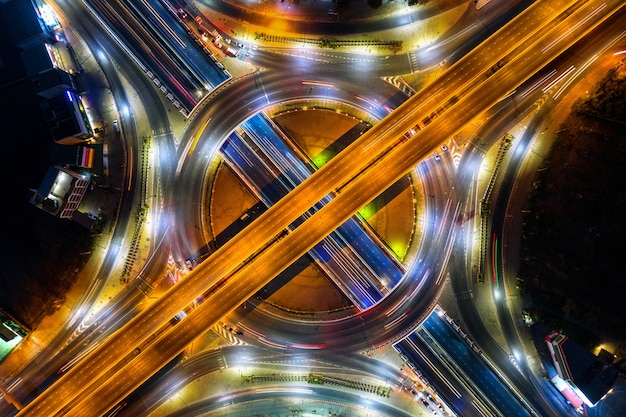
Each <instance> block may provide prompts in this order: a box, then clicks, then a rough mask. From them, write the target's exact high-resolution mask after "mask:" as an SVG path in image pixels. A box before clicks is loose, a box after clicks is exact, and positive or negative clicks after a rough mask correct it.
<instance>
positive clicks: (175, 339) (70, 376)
mask: <svg viewBox="0 0 626 417" xmlns="http://www.w3.org/2000/svg"><path fill="white" fill-rule="evenodd" d="M546 3H547V2H545V1H543V2H542V1H539V2H537V3H535V4H534V5H533V6H531V7H530V8H529V9H528V10H527V11H525V12H524V13H522V14H520V15H519V16H518V17H517V18H516V19H514V20H513V21H512V22H511V23H510V24H508V25H507V26H505V27H504V28H503V29H501V30H500V31H498V32H497V33H496V34H494V35H493V36H492V37H491V38H489V39H488V40H487V41H486V42H484V43H483V44H481V45H480V46H479V47H477V48H475V49H474V50H473V51H472V52H471V53H470V54H468V55H467V56H466V57H465V58H463V59H462V60H460V61H459V62H457V63H456V64H455V65H453V66H452V67H451V68H450V69H449V70H448V71H447V72H446V73H445V74H444V75H442V77H441V78H440V79H439V80H437V82H435V83H433V84H431V85H430V86H428V87H427V88H425V89H424V90H422V91H420V92H419V93H418V94H416V95H415V96H413V97H412V98H411V99H409V100H408V101H407V102H406V103H405V104H403V105H402V106H401V107H399V108H398V109H397V110H396V111H395V112H394V113H392V114H391V115H390V116H388V117H387V118H385V119H383V120H382V121H381V122H380V123H378V124H377V125H375V126H374V127H373V128H372V129H371V130H370V131H368V132H366V133H365V134H364V135H363V136H362V137H361V138H359V140H357V141H356V142H355V143H353V144H352V145H351V146H350V147H349V148H347V149H346V150H345V151H344V152H342V153H341V154H339V155H338V156H337V157H335V158H334V159H333V160H331V161H330V162H329V163H328V164H326V165H325V166H324V167H323V168H322V169H320V170H319V171H318V172H317V173H316V174H314V175H313V176H311V177H310V178H309V179H308V180H307V181H305V182H304V183H303V184H302V185H300V186H299V187H297V188H296V189H295V190H293V191H292V192H291V193H289V194H288V195H287V196H286V197H285V198H283V199H282V200H280V201H279V202H278V203H277V204H276V205H275V206H273V207H272V208H271V209H270V210H268V211H267V212H266V213H265V214H264V215H262V216H261V217H260V218H259V219H257V220H256V221H255V222H253V223H252V224H251V225H250V226H249V227H248V228H246V229H245V230H244V232H243V233H240V234H239V235H237V236H236V237H235V238H233V239H232V240H231V241H230V242H228V243H227V244H226V245H224V246H223V247H222V248H220V249H219V250H217V251H216V252H215V253H214V254H212V255H211V256H210V257H209V258H208V259H207V260H206V261H205V262H203V263H202V264H201V265H200V266H199V267H198V268H196V269H195V270H194V271H193V272H192V273H190V275H189V276H188V277H187V278H186V279H185V280H183V281H182V282H180V283H179V284H178V285H177V286H176V287H174V288H172V290H170V291H169V292H168V293H166V294H165V295H164V296H163V297H162V298H161V299H159V300H157V301H156V302H155V303H154V305H153V306H152V307H150V308H149V309H147V310H145V311H143V312H142V313H140V314H139V315H138V316H136V317H135V318H134V319H133V320H131V321H130V322H129V323H128V324H127V325H126V326H125V327H124V328H122V329H121V330H120V331H118V332H117V333H115V334H113V335H112V336H111V337H110V338H109V339H108V340H107V341H106V342H105V343H103V344H101V345H100V346H99V348H98V349H96V350H94V351H93V352H92V353H90V354H89V356H87V358H86V359H87V360H85V361H82V362H81V363H79V364H78V365H76V366H75V367H74V368H73V369H71V370H70V371H68V372H67V374H66V375H65V376H64V377H63V378H61V379H60V380H59V381H57V382H56V383H55V384H54V385H52V386H51V387H50V388H49V389H48V390H46V391H45V392H44V393H43V394H41V395H40V396H39V397H37V398H36V399H35V400H33V401H32V402H31V403H30V404H28V405H27V406H26V407H25V408H24V409H23V410H22V411H21V412H20V413H18V416H27V415H33V416H40V415H50V416H52V415H72V416H86V415H94V416H95V415H101V414H103V413H104V412H106V411H107V410H108V409H110V408H111V407H113V406H114V405H115V404H116V403H117V402H119V400H121V399H122V398H123V397H124V396H126V395H128V393H130V392H131V391H132V390H133V389H134V388H136V387H137V386H139V385H140V384H141V383H142V382H143V381H145V380H146V379H148V378H149V377H150V376H151V375H152V374H153V373H154V372H155V371H156V370H157V369H159V368H160V367H161V366H162V365H163V364H165V363H167V362H168V361H169V360H170V359H172V358H173V357H174V356H175V355H176V354H178V353H179V352H180V351H181V350H182V349H183V348H184V347H185V346H186V345H187V344H189V343H190V342H191V341H192V340H193V339H195V338H196V337H197V336H199V335H200V334H202V332H204V331H205V330H206V329H207V328H209V327H211V326H212V325H214V324H215V323H216V322H217V321H218V320H219V319H220V318H221V317H222V316H224V315H225V314H227V313H228V312H230V311H232V310H233V309H234V308H236V307H237V306H238V305H239V304H240V303H241V302H242V301H243V300H245V299H247V298H249V297H250V296H252V295H253V294H254V293H255V292H256V291H258V290H259V289H260V288H262V287H263V285H265V283H267V282H268V281H269V280H271V279H272V278H273V277H274V276H276V275H277V274H278V273H279V272H281V271H282V270H283V269H284V268H286V267H287V266H288V265H289V264H290V262H291V260H292V259H296V258H297V257H299V256H301V255H303V254H304V253H306V252H307V251H308V250H309V249H310V248H311V247H312V246H313V245H315V244H316V243H317V242H318V241H320V240H321V239H322V238H324V237H325V236H327V235H328V234H329V233H330V232H331V231H332V230H334V229H335V228H336V227H337V226H338V225H340V224H341V223H343V221H345V219H347V218H348V217H350V216H351V215H352V214H353V213H354V212H356V211H357V210H358V209H360V208H361V207H362V206H364V205H365V204H366V203H368V202H369V201H370V200H371V199H373V198H374V197H375V196H376V195H377V194H378V193H380V192H381V191H382V190H384V189H386V188H387V187H388V186H390V185H391V184H392V183H393V182H394V181H395V180H396V179H397V178H399V177H400V176H402V175H404V174H405V173H406V172H408V171H409V170H410V169H412V168H413V167H414V166H415V164H417V162H419V161H420V160H421V159H423V158H424V157H425V156H426V155H427V154H428V153H429V152H430V151H431V150H432V149H433V148H435V147H436V146H437V145H438V144H439V143H441V142H442V141H444V140H445V139H446V138H448V137H450V136H452V135H453V134H454V133H456V132H457V131H458V130H459V129H461V128H462V127H463V126H464V125H465V124H466V123H468V122H469V121H470V120H471V119H472V118H474V117H476V116H477V115H479V114H480V113H481V112H482V111H484V110H485V109H488V108H489V107H491V106H492V105H493V104H494V103H496V102H497V101H498V100H499V99H501V98H502V97H503V96H504V95H506V94H507V93H508V92H510V91H512V90H513V89H515V87H516V86H517V85H519V84H520V83H522V82H523V81H524V80H526V79H528V78H529V77H530V76H531V75H532V74H533V73H534V72H535V71H536V70H537V69H539V68H541V67H543V66H544V65H546V64H547V63H548V62H550V61H551V60H552V59H553V58H554V57H556V56H558V55H559V54H560V53H562V52H563V51H564V50H566V49H567V48H568V47H569V46H570V45H572V44H573V43H574V42H575V41H577V40H578V39H580V38H581V37H583V36H584V35H585V34H586V33H588V32H589V31H590V30H592V29H593V28H594V27H595V26H597V25H599V24H600V23H601V22H602V21H603V20H605V19H606V18H607V17H608V16H610V15H611V14H612V13H614V12H615V11H616V10H618V9H619V7H620V6H621V3H620V2H618V1H612V2H608V3H600V2H599V1H597V2H596V1H588V2H579V1H572V2H566V1H550V4H546ZM568 8H569V9H568ZM496 67H497V68H496ZM444 114H446V116H444ZM427 116H428V117H430V120H429V121H428V122H426V121H425V119H426V117H427ZM420 121H421V123H420ZM418 123H420V124H418ZM412 130H413V131H414V132H415V133H414V134H413V135H411V134H408V135H407V132H410V131H412ZM326 195H331V196H332V197H333V198H332V200H331V201H330V202H329V203H327V204H326V205H325V206H324V208H322V209H321V210H319V211H318V212H317V213H316V214H315V215H313V216H311V217H310V218H308V219H307V220H306V221H305V222H304V223H303V224H302V225H301V226H299V227H298V228H297V229H295V230H293V231H291V232H289V233H283V232H282V231H283V230H285V229H286V228H287V226H288V225H289V224H291V223H292V222H293V221H294V220H295V219H296V218H298V217H299V216H301V215H302V213H304V212H305V211H307V210H308V209H309V208H310V207H311V206H313V204H315V203H317V202H318V201H320V200H321V199H322V198H323V197H324V196H326ZM203 293H204V294H205V297H206V300H205V302H203V303H202V304H201V305H200V306H199V307H198V308H196V309H195V310H193V311H191V312H190V314H189V315H188V316H187V317H186V318H185V319H183V320H182V321H180V322H179V323H176V324H172V323H171V322H170V319H171V318H172V317H173V316H174V315H175V314H176V313H177V312H178V311H180V310H182V309H184V308H185V307H186V306H187V305H189V304H190V303H191V302H192V301H193V300H194V299H195V298H196V297H197V296H198V295H200V294H203ZM366 342H367V343H371V344H376V343H380V344H382V343H385V340H377V341H376V340H374V341H372V340H368V341H366ZM329 347H331V348H332V345H331V346H329Z"/></svg>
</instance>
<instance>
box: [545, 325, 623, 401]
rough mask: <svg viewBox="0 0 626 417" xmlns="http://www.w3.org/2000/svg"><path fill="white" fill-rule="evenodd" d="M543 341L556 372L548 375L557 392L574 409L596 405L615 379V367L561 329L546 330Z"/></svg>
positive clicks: (616, 375) (616, 374)
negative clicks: (561, 331) (563, 332)
mask: <svg viewBox="0 0 626 417" xmlns="http://www.w3.org/2000/svg"><path fill="white" fill-rule="evenodd" d="M544 340H545V344H546V346H547V348H548V349H547V350H548V352H549V357H550V359H551V362H552V365H553V366H554V369H555V371H556V375H554V376H550V375H548V376H549V377H550V379H551V380H552V382H553V383H554V384H555V385H556V386H557V388H559V391H561V393H563V395H564V396H565V397H566V398H567V399H568V401H570V403H571V404H572V405H573V406H574V407H576V408H577V407H578V406H580V405H582V403H585V404H586V405H587V406H589V407H593V406H595V405H596V404H598V402H600V400H602V398H603V397H604V396H605V395H606V394H607V393H608V392H609V391H610V390H611V388H612V387H613V384H614V383H615V381H616V380H617V377H618V371H617V369H616V368H614V367H613V366H611V365H610V364H609V363H607V362H606V361H603V360H601V359H600V358H599V357H598V356H595V355H594V354H592V353H591V352H589V351H588V350H587V349H585V348H584V347H582V346H581V345H579V344H578V343H576V342H574V341H572V340H571V339H569V338H568V337H567V336H566V335H564V334H562V333H560V332H557V331H554V330H551V331H548V332H547V333H546V334H545V336H544ZM572 394H574V395H575V397H574V396H573V395H572Z"/></svg>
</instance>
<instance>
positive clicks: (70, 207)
mask: <svg viewBox="0 0 626 417" xmlns="http://www.w3.org/2000/svg"><path fill="white" fill-rule="evenodd" d="M90 184H91V179H90V175H89V174H88V173H81V172H77V171H73V170H71V169H69V168H66V167H63V166H60V165H54V166H51V167H50V168H48V171H47V172H46V175H45V176H44V178H43V180H42V182H41V184H40V186H39V188H38V189H37V190H33V192H34V193H33V197H32V198H31V200H30V203H31V204H33V205H34V206H35V207H37V208H40V209H41V210H44V211H46V212H48V213H50V214H52V215H53V216H56V217H58V218H61V219H75V218H81V219H82V217H83V215H81V213H80V212H78V207H79V206H80V203H81V201H82V199H83V197H84V196H85V193H86V192H87V190H88V189H89V187H90Z"/></svg>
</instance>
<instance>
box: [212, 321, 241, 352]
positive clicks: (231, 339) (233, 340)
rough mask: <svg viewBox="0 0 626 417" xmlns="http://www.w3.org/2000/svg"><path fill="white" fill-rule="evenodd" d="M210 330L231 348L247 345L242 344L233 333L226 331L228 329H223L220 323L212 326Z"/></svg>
mask: <svg viewBox="0 0 626 417" xmlns="http://www.w3.org/2000/svg"><path fill="white" fill-rule="evenodd" d="M211 330H213V331H214V332H215V333H216V334H217V335H218V336H219V337H221V338H222V339H224V341H225V342H226V343H227V344H228V345H230V346H233V345H239V346H244V345H247V343H246V342H244V341H243V340H241V338H240V337H237V335H236V334H235V333H233V332H232V331H228V328H226V327H224V326H223V325H222V324H220V323H218V324H216V325H215V326H213V327H212V328H211Z"/></svg>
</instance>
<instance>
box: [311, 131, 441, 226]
mask: <svg viewBox="0 0 626 417" xmlns="http://www.w3.org/2000/svg"><path fill="white" fill-rule="evenodd" d="M437 120H441V119H437ZM320 217H321V216H320Z"/></svg>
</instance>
